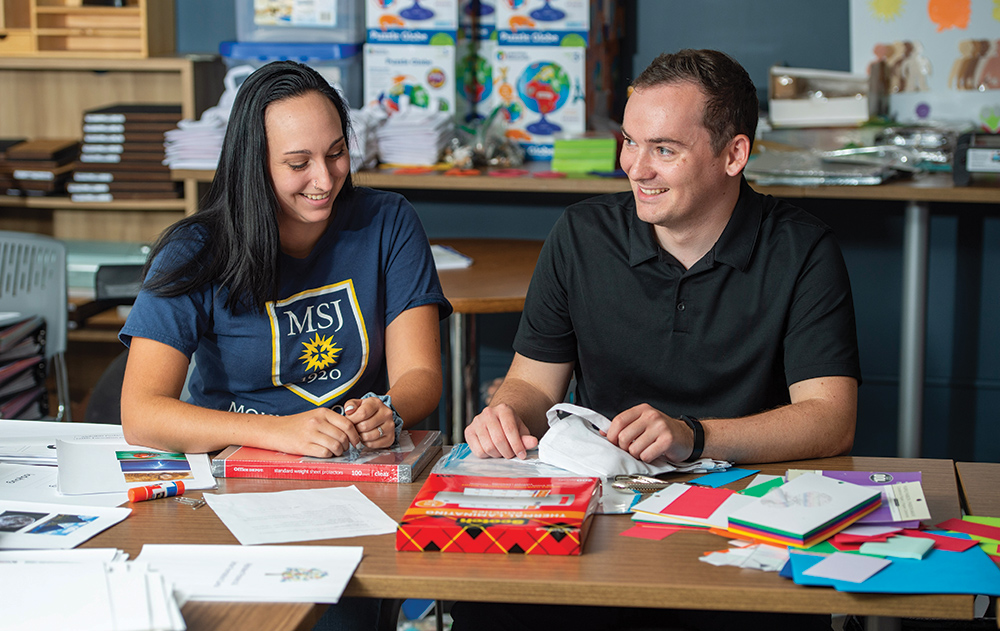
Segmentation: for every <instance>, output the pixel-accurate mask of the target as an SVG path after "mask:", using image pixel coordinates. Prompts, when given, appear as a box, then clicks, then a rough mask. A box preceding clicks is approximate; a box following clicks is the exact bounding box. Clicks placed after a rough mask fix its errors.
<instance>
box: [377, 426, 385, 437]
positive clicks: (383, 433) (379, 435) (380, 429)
mask: <svg viewBox="0 0 1000 631" xmlns="http://www.w3.org/2000/svg"><path fill="white" fill-rule="evenodd" d="M376 429H377V430H378V437H379V438H382V437H383V436H385V432H383V431H382V426H381V425H379V426H378V427H377V428H376Z"/></svg>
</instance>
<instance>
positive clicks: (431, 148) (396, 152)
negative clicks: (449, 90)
mask: <svg viewBox="0 0 1000 631" xmlns="http://www.w3.org/2000/svg"><path fill="white" fill-rule="evenodd" d="M454 133H455V122H454V119H453V117H452V116H451V113H450V112H437V111H430V110H426V109H423V108H420V107H412V106H411V107H407V108H405V109H403V110H401V111H400V112H398V113H396V114H393V115H392V116H390V117H389V119H388V120H387V121H386V122H385V124H384V125H382V126H381V127H379V128H378V130H377V131H376V132H375V135H376V137H377V138H378V150H379V157H381V159H382V162H387V163H389V164H411V165H419V166H430V165H432V164H435V163H437V161H438V158H440V157H441V150H442V149H444V147H445V145H447V144H448V141H450V140H451V138H452V136H453V135H454Z"/></svg>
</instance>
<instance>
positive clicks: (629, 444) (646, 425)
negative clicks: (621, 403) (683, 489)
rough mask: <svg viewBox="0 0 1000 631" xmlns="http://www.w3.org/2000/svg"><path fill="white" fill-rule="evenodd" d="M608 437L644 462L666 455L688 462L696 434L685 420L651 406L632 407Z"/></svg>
mask: <svg viewBox="0 0 1000 631" xmlns="http://www.w3.org/2000/svg"><path fill="white" fill-rule="evenodd" d="M607 438H608V440H609V441H610V442H611V444H612V445H617V446H618V447H621V448H622V449H624V450H625V451H627V452H629V453H630V454H632V456H633V457H635V458H638V459H639V460H642V461H643V462H652V461H653V460H655V459H656V458H658V457H660V456H666V458H667V460H670V461H671V462H684V460H686V459H687V458H688V456H690V455H691V452H692V450H693V449H694V434H693V433H692V432H691V429H690V428H689V427H688V426H687V423H685V422H684V421H681V420H678V419H675V418H671V417H669V416H667V415H666V414H664V413H663V412H660V411H659V410H657V409H656V408H654V407H652V406H651V405H649V404H647V403H641V404H639V405H637V406H635V407H632V408H629V409H627V410H625V411H624V412H622V413H621V414H619V415H618V416H616V417H615V418H614V419H613V420H612V421H611V427H609V428H608V433H607Z"/></svg>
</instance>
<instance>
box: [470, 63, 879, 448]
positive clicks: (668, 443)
mask: <svg viewBox="0 0 1000 631" xmlns="http://www.w3.org/2000/svg"><path fill="white" fill-rule="evenodd" d="M757 116H758V106H757V96H756V91H755V88H754V86H753V83H752V81H751V80H750V77H749V76H748V75H747V73H746V71H745V70H744V69H743V68H742V67H741V66H740V65H739V64H738V63H737V62H736V61H734V60H733V59H731V58H729V57H728V56H726V55H725V54H723V53H719V52H716V51H694V50H683V51H680V52H678V53H676V54H673V55H661V56H660V57H658V58H657V59H656V60H655V61H653V63H652V64H650V66H649V67H648V68H647V69H646V70H645V71H643V72H642V74H640V75H639V77H638V78H637V79H636V80H635V82H634V83H633V92H632V94H631V96H630V97H629V100H628V103H627V105H626V107H625V115H624V121H623V124H622V133H623V134H624V137H625V141H624V146H623V148H622V153H621V166H622V168H623V169H624V170H625V172H626V173H627V174H628V178H629V181H630V183H631V188H632V192H631V194H629V193H622V194H617V195H606V196H602V197H598V198H595V199H591V200H587V201H584V202H581V203H579V204H576V205H574V206H571V207H570V208H568V209H567V211H566V212H565V214H564V215H563V216H562V217H561V218H560V220H559V221H558V222H557V223H556V226H555V227H554V228H553V231H552V233H551V234H550V235H549V238H548V240H547V241H546V244H545V247H544V248H543V250H542V254H541V257H540V259H539V262H538V266H537V267H536V269H535V273H534V276H533V278H532V284H531V288H530V290H529V292H528V297H527V300H526V302H525V308H524V313H523V315H522V318H521V324H520V328H519V330H518V333H517V336H516V338H515V341H514V349H515V351H516V354H515V357H514V361H513V363H512V364H511V367H510V370H509V371H508V373H507V377H506V378H505V380H504V383H503V385H502V386H501V387H500V389H499V390H498V391H497V393H496V395H495V396H494V397H493V399H492V401H491V402H490V406H489V407H488V408H487V409H485V410H483V412H482V413H481V414H479V415H478V416H477V417H476V418H475V419H473V421H472V423H471V424H470V425H469V426H468V427H467V428H466V430H465V437H466V440H467V441H468V443H469V446H470V447H471V448H472V450H473V452H474V453H476V455H478V456H480V457H503V458H512V457H518V458H523V457H524V455H525V451H526V450H527V449H531V448H533V447H535V446H536V445H537V442H538V440H537V439H538V437H540V436H541V435H542V434H543V433H544V431H545V429H546V422H545V411H546V410H547V409H548V408H549V407H550V406H551V405H553V404H554V403H556V402H558V401H562V400H563V398H564V395H565V393H566V388H567V386H568V384H569V382H570V377H571V376H572V375H573V373H574V371H575V374H576V378H577V391H576V394H577V399H576V402H577V403H579V404H580V405H583V406H585V407H589V408H592V409H595V410H597V411H598V412H601V413H602V414H604V415H605V416H607V417H608V418H611V419H612V425H611V428H610V430H609V431H608V435H607V438H608V440H609V441H611V442H612V443H613V444H615V445H617V446H619V447H621V448H622V449H627V450H628V451H629V453H631V454H632V455H633V456H635V457H637V458H641V459H642V460H644V461H647V462H648V461H651V460H653V459H654V458H656V457H657V456H661V455H662V456H666V457H667V458H668V459H669V460H671V461H674V462H683V461H686V460H691V459H694V458H695V457H696V456H699V455H704V456H705V457H710V458H715V459H719V460H730V461H734V462H775V461H783V460H795V459H803V458H818V457H825V456H835V455H839V454H844V453H847V452H848V451H849V450H850V448H851V445H852V443H853V440H854V426H855V419H856V413H857V387H858V382H859V380H860V369H859V366H858V353H857V336H856V332H855V324H854V306H853V301H852V298H851V292H850V285H849V282H848V278H847V271H846V268H845V266H844V263H843V258H842V256H841V253H840V250H839V248H838V246H837V244H836V242H835V240H834V238H833V235H832V233H831V232H830V230H829V229H828V228H827V227H826V226H825V225H823V224H822V223H820V222H819V221H818V220H816V219H815V218H813V217H812V216H810V215H808V214H807V213H805V212H803V211H802V210H800V209H798V208H795V207H793V206H791V205H789V204H787V203H785V202H782V201H779V200H775V199H773V198H770V197H765V196H762V195H759V194H757V193H755V192H754V191H753V190H752V189H751V188H750V187H749V186H748V185H747V184H746V182H745V180H744V179H743V176H742V172H743V168H744V167H745V166H746V163H747V160H748V159H749V157H750V150H751V146H752V144H753V139H754V133H755V129H756V124H757ZM682 416H683V417H686V420H685V419H682V418H681V417H682ZM698 419H701V420H698ZM706 419H710V420H706ZM696 434H703V435H702V436H696ZM696 441H697V442H698V443H699V444H698V445H696ZM702 441H703V443H702Z"/></svg>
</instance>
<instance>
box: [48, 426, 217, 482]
mask: <svg viewBox="0 0 1000 631" xmlns="http://www.w3.org/2000/svg"><path fill="white" fill-rule="evenodd" d="M56 455H57V456H58V458H59V481H58V489H59V492H60V493H64V494H66V495H80V494H85V493H115V492H117V493H120V492H123V491H126V490H127V489H130V488H132V487H136V486H148V485H151V484H159V483H161V482H168V481H180V482H183V483H184V486H185V488H187V489H214V488H215V487H216V482H215V478H214V477H213V476H212V468H211V463H210V462H209V460H208V454H176V453H169V452H165V451H159V450H156V449H149V448H147V447H139V446H135V445H129V444H127V443H124V442H119V441H99V440H83V441H80V440H62V439H59V440H57V441H56Z"/></svg>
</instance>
